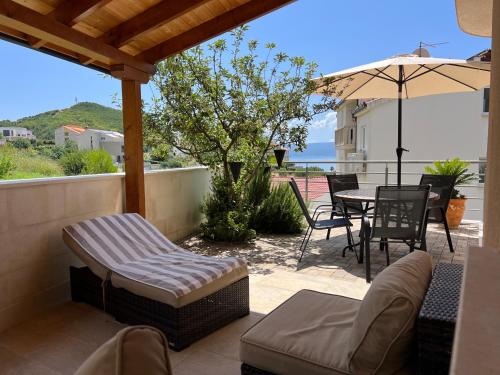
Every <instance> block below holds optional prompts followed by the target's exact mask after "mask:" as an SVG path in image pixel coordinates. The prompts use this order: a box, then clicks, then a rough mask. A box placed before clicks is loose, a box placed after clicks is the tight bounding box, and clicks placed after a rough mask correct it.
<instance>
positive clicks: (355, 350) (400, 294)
mask: <svg viewBox="0 0 500 375" xmlns="http://www.w3.org/2000/svg"><path fill="white" fill-rule="evenodd" d="M431 275H432V261H431V257H430V255H429V254H427V253H426V252H423V251H414V252H413V253H410V254H409V255H407V256H405V257H403V258H401V259H399V260H398V261H397V262H395V263H394V264H392V265H391V266H390V267H387V268H386V269H385V270H384V271H382V272H381V273H380V274H379V275H378V276H377V277H376V278H375V280H374V281H373V283H372V285H371V287H370V289H369V290H368V293H367V294H366V296H365V298H364V299H363V302H362V303H361V306H360V307H359V310H358V313H357V315H356V318H355V320H354V324H353V327H352V335H351V338H350V340H349V344H348V347H349V349H348V351H349V368H350V371H351V372H352V373H353V374H375V373H380V374H392V373H395V372H397V371H399V370H400V369H402V368H403V367H404V366H406V365H407V364H408V359H409V355H410V354H411V344H412V340H413V336H414V330H415V320H416V317H417V314H418V311H419V309H420V306H421V304H422V301H423V299H424V296H425V293H426V291H427V288H428V286H429V283H430V280H431Z"/></svg>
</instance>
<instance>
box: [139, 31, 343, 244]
mask: <svg viewBox="0 0 500 375" xmlns="http://www.w3.org/2000/svg"><path fill="white" fill-rule="evenodd" d="M246 30H247V27H241V28H238V29H236V30H235V31H233V32H232V33H231V34H230V37H229V38H227V39H219V40H216V41H215V42H213V43H210V44H208V45H207V46H206V47H205V48H203V47H201V46H198V47H195V48H192V49H190V50H188V51H186V52H183V53H181V54H178V55H176V56H173V57H170V58H168V59H166V60H165V61H163V62H161V63H159V64H158V65H157V73H156V74H155V75H154V77H153V79H152V82H153V84H154V85H155V87H156V89H157V92H158V97H157V98H156V99H154V101H153V104H152V105H151V106H150V107H149V108H147V110H146V111H145V116H144V124H145V131H146V137H145V138H146V139H148V138H152V139H156V140H157V141H158V140H161V141H162V142H164V143H166V144H168V145H171V146H173V147H175V148H176V149H178V150H180V151H181V152H182V153H184V154H186V155H189V156H190V157H192V158H193V159H194V160H195V161H196V162H198V163H200V164H203V165H207V166H209V167H210V168H211V169H212V170H213V171H214V172H215V173H214V174H215V175H216V176H218V177H217V179H214V181H217V186H212V187H213V189H212V190H213V193H214V194H215V195H216V196H217V197H218V198H217V199H218V200H219V201H220V200H221V199H225V200H226V201H225V202H219V203H220V207H225V208H227V210H231V211H234V210H236V211H238V214H231V215H228V211H227V210H226V211H223V212H222V213H221V214H223V215H222V216H221V217H226V218H227V226H228V227H235V228H236V227H237V228H238V230H240V229H241V228H240V224H241V225H243V222H246V221H247V216H248V215H247V214H246V213H244V212H243V211H245V210H248V209H249V207H248V205H247V204H245V202H244V199H245V194H244V192H245V191H246V190H247V187H248V186H249V184H250V183H251V181H252V179H253V178H254V177H255V176H256V174H257V172H258V171H259V170H260V169H261V168H262V167H263V165H264V164H266V163H267V158H268V154H269V152H270V150H272V148H274V147H276V146H277V145H280V146H288V147H294V148H295V149H296V150H302V149H304V148H305V141H306V137H307V128H308V125H309V124H310V122H311V121H312V119H313V118H314V116H315V115H317V114H320V113H323V112H325V111H328V110H331V109H334V107H335V104H336V102H335V100H334V99H333V98H332V97H329V96H327V95H324V96H321V97H318V99H317V100H315V101H313V100H311V96H312V94H313V93H314V91H315V90H316V86H315V83H313V82H312V81H311V79H312V78H313V77H314V75H315V72H316V64H315V63H312V62H307V61H306V60H305V59H304V58H302V57H292V56H288V55H287V54H286V53H284V52H278V51H276V45H275V44H274V43H267V44H265V45H264V46H261V45H260V44H259V43H258V42H257V41H255V40H249V41H246V39H245V31H246ZM329 91H330V90H329V87H328V85H326V86H325V87H324V92H325V93H329ZM235 161H241V162H244V164H243V169H242V173H241V177H240V179H239V181H238V183H235V182H234V181H233V179H232V177H231V172H230V162H235ZM222 187H224V188H225V189H226V190H227V192H226V193H224V194H222V193H221V191H220V189H221V188H222ZM212 198H214V197H212ZM208 206H210V207H212V205H205V206H204V207H205V211H204V212H205V214H206V216H207V220H208V221H209V222H210V217H209V215H210V214H213V210H212V209H208V210H207V209H206V208H207V207H208ZM238 220H240V221H238ZM218 228H219V229H220V225H219V227H218ZM236 237H238V236H236ZM243 237H245V236H243Z"/></svg>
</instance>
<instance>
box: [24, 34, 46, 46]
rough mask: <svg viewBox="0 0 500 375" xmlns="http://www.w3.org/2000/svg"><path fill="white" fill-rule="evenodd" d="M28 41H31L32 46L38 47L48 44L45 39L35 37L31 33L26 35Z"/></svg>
mask: <svg viewBox="0 0 500 375" xmlns="http://www.w3.org/2000/svg"><path fill="white" fill-rule="evenodd" d="M26 41H27V42H28V43H29V45H30V46H31V48H34V49H38V48H41V47H43V46H44V45H46V44H47V42H46V41H45V40H42V39H38V38H34V37H32V36H31V35H26Z"/></svg>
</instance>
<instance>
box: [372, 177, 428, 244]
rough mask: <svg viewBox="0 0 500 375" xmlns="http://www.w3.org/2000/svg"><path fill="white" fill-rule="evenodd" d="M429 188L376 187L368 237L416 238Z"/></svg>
mask: <svg viewBox="0 0 500 375" xmlns="http://www.w3.org/2000/svg"><path fill="white" fill-rule="evenodd" d="M430 188H431V187H430V185H403V186H401V187H397V186H378V187H377V194H376V198H375V208H374V213H373V225H372V233H371V237H372V238H373V237H375V238H388V239H401V240H408V241H420V240H421V237H422V230H423V228H424V221H425V214H426V210H427V200H428V199H429V192H430Z"/></svg>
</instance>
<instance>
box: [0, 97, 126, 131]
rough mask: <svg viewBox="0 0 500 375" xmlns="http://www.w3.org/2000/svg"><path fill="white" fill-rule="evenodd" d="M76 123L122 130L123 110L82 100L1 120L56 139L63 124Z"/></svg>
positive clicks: (5, 124) (3, 122)
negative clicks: (65, 105)
mask: <svg viewBox="0 0 500 375" xmlns="http://www.w3.org/2000/svg"><path fill="white" fill-rule="evenodd" d="M66 124H76V125H80V126H83V127H85V126H88V127H89V128H94V129H103V130H115V131H119V132H122V131H123V127H122V112H121V111H120V110H117V109H114V108H109V107H105V106H102V105H100V104H96V103H88V102H82V103H78V104H75V105H74V106H72V107H69V108H65V109H58V110H53V111H48V112H44V113H39V114H38V115H34V116H29V117H23V118H21V119H19V120H17V121H9V120H0V126H20V127H23V128H27V129H30V130H32V131H33V133H34V134H35V135H36V137H37V138H38V139H47V140H48V139H54V130H55V129H56V128H58V127H59V126H61V125H66Z"/></svg>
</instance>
